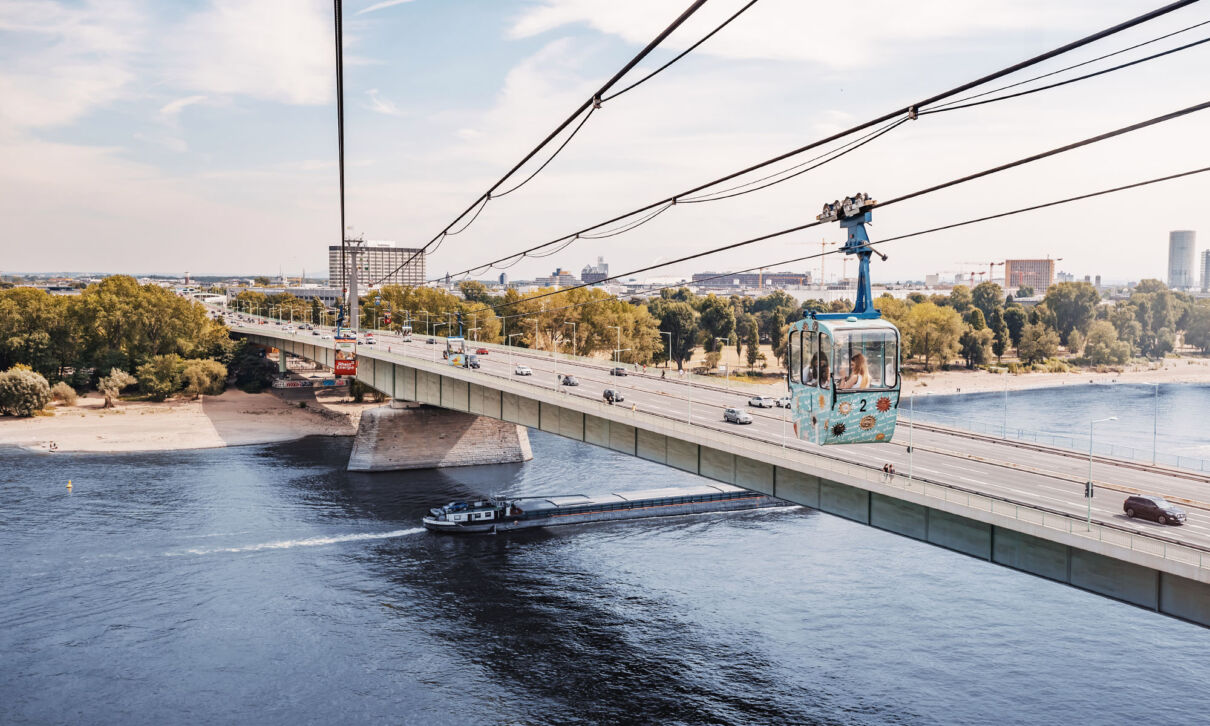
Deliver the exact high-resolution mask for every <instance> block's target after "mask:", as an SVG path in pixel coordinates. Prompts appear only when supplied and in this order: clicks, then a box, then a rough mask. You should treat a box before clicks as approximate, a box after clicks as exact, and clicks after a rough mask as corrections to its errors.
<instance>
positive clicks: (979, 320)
mask: <svg viewBox="0 0 1210 726" xmlns="http://www.w3.org/2000/svg"><path fill="white" fill-rule="evenodd" d="M962 319H963V320H965V321H966V324H967V325H969V326H971V327H972V328H974V329H975V330H983V329H984V328H986V327H987V321H986V320H985V319H984V318H983V311H982V310H980V309H979V308H976V307H972V308H971V309H970V310H967V311H966V315H964V316H962Z"/></svg>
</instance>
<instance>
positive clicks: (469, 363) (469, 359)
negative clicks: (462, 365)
mask: <svg viewBox="0 0 1210 726" xmlns="http://www.w3.org/2000/svg"><path fill="white" fill-rule="evenodd" d="M466 367H467V368H479V367H480V365H479V356H477V355H475V354H474V353H471V354H469V355H467V356H466Z"/></svg>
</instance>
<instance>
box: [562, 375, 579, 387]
mask: <svg viewBox="0 0 1210 726" xmlns="http://www.w3.org/2000/svg"><path fill="white" fill-rule="evenodd" d="M559 383H562V384H563V385H565V386H578V385H580V382H579V381H577V380H576V377H575V376H563V377H562V378H561V379H560V380H559Z"/></svg>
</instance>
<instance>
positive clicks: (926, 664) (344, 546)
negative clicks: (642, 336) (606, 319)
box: [0, 432, 1210, 724]
mask: <svg viewBox="0 0 1210 726" xmlns="http://www.w3.org/2000/svg"><path fill="white" fill-rule="evenodd" d="M531 437H532V442H533V448H534V454H535V458H534V460H533V461H532V462H528V463H526V464H522V465H502V466H489V467H477V468H465V469H454V470H445V471H423V472H406V473H385V474H350V473H348V472H345V471H344V470H343V466H344V463H345V461H346V460H347V457H348V453H349V448H350V441H349V440H348V439H330V438H311V439H306V440H303V441H299V442H294V443H289V444H280V445H271V446H252V447H238V448H230V449H218V450H208V451H193V452H173V453H155V454H150V453H143V454H120V455H119V454H114V455H83V454H54V455H47V454H31V453H27V452H24V451H21V450H17V449H5V450H0V472H2V473H0V553H2V556H3V565H2V566H0V723H4V724H25V723H38V724H41V723H65V724H68V723H69V724H93V723H109V724H114V723H121V724H165V723H205V724H213V723H257V724H305V723H316V724H331V723H385V724H398V723H406V724H430V723H431V724H446V723H448V724H485V723H516V724H595V723H609V724H615V723H644V724H646V723H684V724H719V723H792V724H888V723H889V724H971V723H997V724H1007V723H1070V724H1091V723H1097V724H1135V723H1140V722H1149V723H1151V722H1164V723H1172V724H1186V723H1188V724H1192V723H1205V718H1206V714H1208V713H1210V689H1207V687H1206V686H1207V683H1208V682H1210V656H1208V655H1207V653H1210V630H1205V629H1202V628H1199V627H1196V626H1193V625H1190V624H1187V623H1184V622H1180V621H1177V620H1174V619H1170V618H1167V617H1163V616H1160V615H1156V614H1153V613H1149V612H1146V611H1143V610H1140V609H1136V608H1134V607H1131V606H1128V605H1124V604H1121V603H1117V602H1113V601H1110V600H1107V599H1104V598H1101V597H1098V596H1095V595H1091V594H1088V593H1085V592H1081V591H1079V590H1075V589H1073V588H1069V587H1066V586H1063V585H1059V584H1056V583H1052V582H1048V581H1046V580H1042V579H1039V578H1035V577H1031V576H1029V575H1025V574H1021V573H1018V572H1014V571H1012V570H1008V569H1005V568H1002V567H999V566H996V565H992V564H989V563H986V562H982V561H978V560H975V559H972V558H969V557H965V556H963V555H959V554H955V553H953V552H949V551H946V550H942V549H939V548H936V547H932V546H930V545H927V544H923V543H920V542H916V541H913V540H908V539H904V538H901V537H898V536H895V535H892V534H889V533H886V532H882V531H879V530H876V529H872V528H869V527H865V526H863V525H859V524H856V523H852V522H849V521H846V520H843V519H839V518H837V517H833V516H830V515H825V514H820V513H818V512H814V511H811V510H808V509H804V508H799V507H785V508H779V509H771V510H761V511H750V512H736V513H729V514H710V515H699V516H691V517H682V518H670V519H664V520H645V521H635V522H625V523H612V524H598V525H582V526H575V527H564V528H558V529H553V530H548V531H541V530H538V531H528V532H519V533H513V534H511V535H508V536H503V535H501V536H482V537H468V538H456V537H442V536H438V535H432V534H429V533H427V532H424V531H423V530H421V529H420V528H419V522H418V520H419V517H420V516H421V514H422V513H423V512H424V511H425V510H426V509H427V508H428V507H430V506H432V505H435V504H438V503H443V502H446V501H449V500H451V499H455V498H462V497H470V496H475V495H478V494H483V493H492V492H497V493H508V494H515V495H527V494H538V493H567V492H574V491H603V490H610V489H618V490H620V489H634V488H644V487H651V486H656V485H665V484H674V483H677V482H685V483H689V482H691V481H693V480H694V478H693V477H690V476H688V475H684V474H680V473H676V472H673V471H672V470H670V469H667V468H664V467H661V466H659V465H656V464H651V463H648V462H643V461H640V460H637V459H633V458H630V457H627V456H622V455H619V454H615V453H612V452H608V451H604V450H601V449H598V448H595V447H591V446H587V445H584V444H579V443H576V442H571V441H567V440H564V439H560V438H557V437H553V436H549V435H545V434H541V433H538V432H533V433H531ZM69 478H70V479H72V480H73V484H74V490H73V491H72V492H70V493H69V492H68V491H67V490H66V489H65V488H64V484H65V483H66V481H67V480H68V479H69Z"/></svg>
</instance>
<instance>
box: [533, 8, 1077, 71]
mask: <svg viewBox="0 0 1210 726" xmlns="http://www.w3.org/2000/svg"><path fill="white" fill-rule="evenodd" d="M740 7H741V3H740V2H739V0H735V1H734V2H729V3H718V4H714V3H711V4H709V5H707V6H705V7H703V8H702V9H701V10H699V11H698V12H697V13H695V14H694V16H693V17H692V18H690V19H689V20H687V21H686V22H685V23H684V24H683V25H682V26H681V27H680V28H678V29H677V31H676V32H674V33H673V35H672V36H670V37H669V38H668V39H667V40H666V41H665V43H664V47H665V48H666V49H669V50H683V49H684V48H686V47H688V46H689V45H690V44H691V43H693V42H695V41H696V40H697V39H698V38H700V37H702V36H703V35H705V34H706V33H707V32H709V31H710V30H711V29H713V28H715V27H716V26H718V25H719V24H720V23H722V22H723V21H724V20H725V19H726V18H728V17H730V16H731V15H732V14H733V13H735V11H736V10H738V9H739V8H740ZM846 13H852V14H854V15H855V17H852V18H847V17H844V16H845V14H846ZM675 15H676V8H674V7H672V6H670V5H669V4H668V3H653V2H650V0H610V2H600V1H599V0H541V2H539V3H537V4H534V5H532V6H530V7H529V8H528V9H526V10H525V11H524V12H522V13H521V14H520V15H519V16H518V18H517V20H516V21H515V22H514V24H513V25H512V27H511V28H510V30H509V33H510V35H511V36H512V37H514V38H527V37H532V36H535V35H539V34H542V33H546V32H550V31H552V30H555V29H559V28H563V27H564V26H568V25H580V24H582V25H587V26H588V27H590V28H592V29H594V30H596V31H599V32H601V33H604V34H607V35H613V36H617V37H620V38H622V39H623V40H625V41H627V42H629V43H633V44H637V45H642V44H645V43H647V42H648V41H649V40H650V39H651V38H653V37H655V35H656V34H657V33H658V32H659V31H660V30H662V29H663V28H664V27H665V26H666V25H667V24H668V23H669V22H670V21H671V20H672V19H673V18H674V17H675ZM1084 15H1085V14H1082V13H1081V12H1080V10H1079V9H1067V10H1065V9H1063V8H1061V7H1056V6H1055V4H1054V3H1052V2H1049V1H1048V0H983V2H980V3H979V8H978V12H971V6H970V3H969V0H915V2H910V3H905V2H902V0H868V1H867V2H864V3H862V4H861V5H860V6H859V9H854V10H848V9H846V8H845V7H844V6H840V5H837V6H828V7H821V6H819V5H817V4H815V3H805V2H802V1H801V0H762V2H759V3H757V4H756V5H754V6H753V7H752V8H751V9H750V10H748V11H747V12H745V13H744V15H742V16H740V18H738V19H737V20H736V21H735V22H733V23H732V24H731V25H729V26H727V28H726V29H724V30H723V31H722V32H720V33H719V34H718V35H716V36H715V37H713V38H711V39H710V40H709V41H707V42H706V43H704V44H703V45H702V46H701V47H700V48H699V49H698V50H696V51H694V53H695V54H696V55H705V56H717V57H722V58H730V59H759V60H783V61H810V62H813V63H819V64H821V65H824V66H826V67H831V68H854V67H860V66H866V65H870V64H872V63H875V62H878V61H881V60H885V59H886V58H888V57H889V56H891V55H893V54H895V53H899V52H901V50H902V48H903V47H904V44H905V43H907V42H915V43H926V42H927V41H933V40H941V39H952V38H958V37H969V36H972V35H978V34H982V33H987V32H993V31H994V32H997V33H1004V32H1009V31H1013V30H1020V29H1025V28H1030V29H1034V28H1039V27H1046V28H1048V29H1054V28H1062V27H1068V26H1070V25H1071V24H1072V23H1073V22H1074V21H1075V20H1076V19H1077V18H1080V17H1083V16H1084ZM846 28H857V30H856V31H852V32H851V31H850V30H846ZM926 47H927V46H926Z"/></svg>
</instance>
